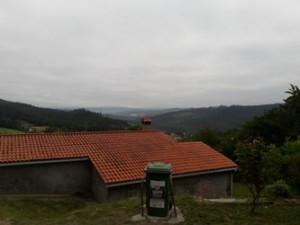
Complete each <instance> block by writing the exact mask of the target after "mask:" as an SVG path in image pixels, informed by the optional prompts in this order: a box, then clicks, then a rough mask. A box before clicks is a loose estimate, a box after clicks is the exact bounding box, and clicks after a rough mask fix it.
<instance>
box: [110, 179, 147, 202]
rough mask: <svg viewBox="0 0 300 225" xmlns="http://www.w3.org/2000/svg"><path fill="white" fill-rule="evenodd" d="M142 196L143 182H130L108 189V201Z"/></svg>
mask: <svg viewBox="0 0 300 225" xmlns="http://www.w3.org/2000/svg"><path fill="white" fill-rule="evenodd" d="M144 188H146V187H144ZM140 196H141V183H137V184H130V185H126V186H118V187H110V188H109V189H108V201H116V200H119V199H129V198H136V197H140Z"/></svg>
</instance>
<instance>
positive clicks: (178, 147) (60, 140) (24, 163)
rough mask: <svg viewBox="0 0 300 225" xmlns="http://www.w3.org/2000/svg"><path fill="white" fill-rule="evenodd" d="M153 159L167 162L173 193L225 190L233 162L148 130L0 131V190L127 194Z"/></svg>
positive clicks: (103, 197)
mask: <svg viewBox="0 0 300 225" xmlns="http://www.w3.org/2000/svg"><path fill="white" fill-rule="evenodd" d="M156 161H159V162H166V163H171V164H172V167H173V175H172V177H173V186H174V192H175V194H178V193H185V192H188V193H193V194H196V195H201V196H203V197H224V196H228V195H230V194H231V190H232V174H233V172H234V171H235V169H236V167H237V165H236V164H235V163H234V162H232V161H231V160H230V159H228V158H226V157H225V156H223V155H222V154H220V153H219V152H217V151H215V150H213V149H212V148H210V147H209V146H208V145H206V144H204V143H202V142H182V143H179V142H176V141H175V140H173V139H172V138H171V137H170V136H168V135H166V134H165V133H163V132H160V131H151V130H147V131H115V132H83V133H51V134H19V135H0V194H2V195H3V194H4V195H8V194H22V195H26V194H31V195H32V194H34V195H77V194H80V195H87V196H92V197H94V198H95V199H96V200H98V201H111V200H116V199H121V198H129V197H132V196H138V195H139V193H140V186H141V179H142V178H143V177H144V168H145V166H146V165H147V164H148V163H149V162H156Z"/></svg>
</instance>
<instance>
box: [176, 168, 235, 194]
mask: <svg viewBox="0 0 300 225" xmlns="http://www.w3.org/2000/svg"><path fill="white" fill-rule="evenodd" d="M231 175H232V172H219V173H211V174H206V175H201V176H194V177H185V178H177V179H176V178H175V179H173V187H174V193H175V194H182V193H190V194H194V195H197V196H201V197H203V198H220V197H227V196H230V195H231V188H232V187H231Z"/></svg>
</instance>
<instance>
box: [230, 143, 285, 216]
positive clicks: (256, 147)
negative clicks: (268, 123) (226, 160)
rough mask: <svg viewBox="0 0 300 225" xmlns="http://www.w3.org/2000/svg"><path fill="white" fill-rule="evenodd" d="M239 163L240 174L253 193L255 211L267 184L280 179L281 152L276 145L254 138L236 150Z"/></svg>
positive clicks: (252, 210)
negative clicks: (266, 143)
mask: <svg viewBox="0 0 300 225" xmlns="http://www.w3.org/2000/svg"><path fill="white" fill-rule="evenodd" d="M235 156H236V159H237V163H238V165H239V176H240V179H241V181H242V182H243V183H244V184H245V185H246V186H247V188H248V189H249V190H250V192H251V194H252V197H253V199H252V208H251V212H252V213H254V212H255V208H256V206H257V203H258V200H259V198H260V196H261V193H262V191H263V190H264V188H265V186H266V185H267V184H270V183H273V182H274V181H275V180H277V179H278V177H279V173H278V164H279V162H280V158H281V155H280V152H279V151H278V149H277V148H276V147H275V146H274V145H265V144H264V143H263V142H262V141H260V140H257V139H254V140H253V141H252V142H251V143H240V144H238V145H237V149H236V152H235Z"/></svg>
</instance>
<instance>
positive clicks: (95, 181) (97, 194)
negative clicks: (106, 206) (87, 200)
mask: <svg viewBox="0 0 300 225" xmlns="http://www.w3.org/2000/svg"><path fill="white" fill-rule="evenodd" d="M91 191H92V195H93V197H94V198H95V199H96V200H97V201H99V202H107V201H108V200H109V199H108V189H107V188H106V186H105V183H104V181H103V179H102V178H101V177H100V176H99V174H98V173H97V171H96V170H95V168H92V183H91Z"/></svg>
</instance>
